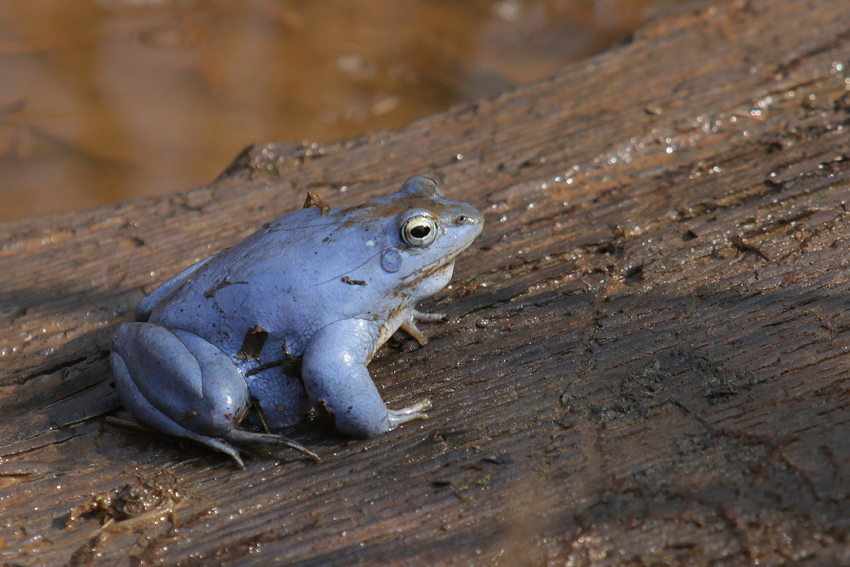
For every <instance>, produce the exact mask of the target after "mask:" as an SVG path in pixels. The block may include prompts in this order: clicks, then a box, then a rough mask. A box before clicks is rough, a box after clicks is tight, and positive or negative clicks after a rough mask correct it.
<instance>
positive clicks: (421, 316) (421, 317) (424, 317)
mask: <svg viewBox="0 0 850 567" xmlns="http://www.w3.org/2000/svg"><path fill="white" fill-rule="evenodd" d="M411 313H412V315H413V318H414V319H416V320H417V321H422V322H423V323H436V322H437V321H445V320H447V319H448V318H449V316H448V315H447V314H446V313H425V312H423V311H417V310H416V309H414V310H413V311H412V312H411Z"/></svg>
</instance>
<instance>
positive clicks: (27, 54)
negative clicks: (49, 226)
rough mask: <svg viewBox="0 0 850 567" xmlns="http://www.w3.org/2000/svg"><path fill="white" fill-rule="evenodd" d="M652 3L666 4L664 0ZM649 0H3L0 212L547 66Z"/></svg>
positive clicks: (387, 112)
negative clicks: (69, 0)
mask: <svg viewBox="0 0 850 567" xmlns="http://www.w3.org/2000/svg"><path fill="white" fill-rule="evenodd" d="M668 3H669V2H668ZM648 9H651V10H654V11H656V12H657V11H659V10H663V6H662V7H659V2H658V0H655V1H654V2H653V0H489V1H488V0H477V1H468V2H457V1H453V2H449V1H446V0H430V1H422V0H371V1H370V0H357V1H352V0H328V1H324V2H310V1H306V0H305V1H285V0H195V1H191V0H182V1H180V0H172V1H168V0H98V1H95V0H81V1H78V2H68V1H67V0H39V1H33V0H5V1H4V2H0V220H8V219H14V218H21V217H26V216H30V215H37V214H45V213H51V212H56V211H67V210H75V209H82V208H87V207H92V206H96V205H99V204H102V203H108V202H113V201H117V200H121V199H127V198H132V197H137V196H141V195H156V194H165V193H170V192H174V191H179V190H182V189H187V188H190V187H193V186H197V185H202V184H205V183H208V182H209V181H211V180H212V179H214V178H215V176H216V175H217V174H218V173H219V172H220V171H221V170H222V169H223V168H224V167H226V166H227V164H228V163H229V162H230V160H231V159H232V158H233V157H234V156H235V155H236V154H237V153H239V151H240V150H241V149H242V148H244V147H245V146H246V145H248V144H250V143H253V142H262V141H302V140H309V141H317V142H328V141H332V140H335V139H339V138H344V137H345V138H347V137H352V136H356V135H357V134H359V133H362V132H366V131H371V130H376V129H394V128H399V127H402V126H404V125H405V124H407V123H409V122H410V121H411V120H413V119H415V118H417V117H419V116H423V115H425V114H428V113H432V112H437V111H440V110H443V109H445V108H447V107H449V106H451V105H452V104H454V103H457V102H459V101H463V100H469V99H473V98H477V97H483V96H491V95H494V94H496V93H498V92H500V91H502V90H505V89H509V88H512V87H514V86H516V85H519V84H523V83H527V82H530V81H534V80H536V79H540V78H543V77H546V76H549V75H551V74H553V73H555V72H556V71H557V69H558V68H559V67H561V66H563V65H564V64H566V63H568V62H570V61H574V60H576V59H579V58H581V57H585V56H587V55H590V54H592V53H594V52H597V51H599V50H600V49H603V48H605V47H606V46H608V45H610V44H611V43H612V42H614V41H617V40H618V39H620V38H622V37H623V36H625V35H626V34H628V32H629V31H630V30H632V29H633V28H634V27H636V26H637V25H638V24H639V23H640V22H641V21H642V19H643V18H644V17H646V14H647V10H648Z"/></svg>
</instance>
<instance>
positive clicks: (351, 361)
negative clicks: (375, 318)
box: [301, 319, 431, 438]
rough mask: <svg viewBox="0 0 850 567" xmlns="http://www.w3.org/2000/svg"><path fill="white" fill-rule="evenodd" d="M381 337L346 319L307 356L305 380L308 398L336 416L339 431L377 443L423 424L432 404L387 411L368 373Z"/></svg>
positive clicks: (317, 339)
mask: <svg viewBox="0 0 850 567" xmlns="http://www.w3.org/2000/svg"><path fill="white" fill-rule="evenodd" d="M379 336H380V330H379V329H378V328H377V325H376V324H375V323H373V322H371V321H365V320H362V319H344V320H341V321H337V322H336V323H331V324H330V325H328V326H326V327H324V328H322V329H320V330H319V331H318V332H317V333H316V334H315V335H313V337H312V338H311V339H310V341H309V342H308V343H307V347H306V348H305V350H304V357H303V359H302V362H301V376H302V378H303V380H304V388H305V389H306V390H307V395H308V396H309V397H310V400H311V401H312V402H313V404H314V405H315V406H316V407H320V408H324V409H326V410H327V411H329V412H330V413H331V415H333V418H334V424H335V425H336V428H337V429H338V430H339V431H341V432H342V433H345V434H347V435H350V436H352V437H359V438H366V437H374V436H376V435H380V434H381V433H385V432H387V431H389V430H390V429H394V428H396V427H398V426H399V425H401V424H402V423H406V422H408V421H413V420H416V419H424V418H425V417H427V416H426V415H425V414H424V413H423V411H424V410H425V409H427V408H428V407H430V406H431V402H430V401H428V400H424V401H422V402H420V403H418V404H415V405H413V406H411V407H408V408H403V409H400V410H388V409H387V406H386V405H384V401H383V400H382V399H381V395H380V394H379V393H378V389H377V388H376V387H375V383H374V382H373V381H372V377H371V376H369V371H368V370H367V369H366V364H367V363H368V362H369V359H370V358H371V356H372V353H373V352H374V351H375V346H376V343H377V340H378V338H379Z"/></svg>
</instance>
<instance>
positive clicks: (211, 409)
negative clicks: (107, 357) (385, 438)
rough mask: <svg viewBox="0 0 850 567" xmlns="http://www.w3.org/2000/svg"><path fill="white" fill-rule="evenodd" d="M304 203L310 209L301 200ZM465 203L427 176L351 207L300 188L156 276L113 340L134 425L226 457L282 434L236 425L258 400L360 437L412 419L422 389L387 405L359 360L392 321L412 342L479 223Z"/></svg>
mask: <svg viewBox="0 0 850 567" xmlns="http://www.w3.org/2000/svg"><path fill="white" fill-rule="evenodd" d="M311 205H314V206H311ZM483 223H484V220H483V217H482V215H481V213H479V212H478V211H477V210H476V209H475V208H473V207H472V206H470V205H468V204H467V203H462V202H458V201H452V200H449V199H446V198H445V196H444V195H443V193H442V191H441V190H440V189H439V188H438V187H437V185H436V183H434V181H432V180H431V179H428V178H425V177H414V178H412V179H409V180H407V181H406V182H405V183H404V185H403V186H402V187H401V189H400V190H399V191H398V192H396V193H393V194H391V195H388V196H386V197H382V198H379V199H375V200H373V201H369V202H367V203H364V204H362V205H359V206H355V207H350V208H330V207H329V206H328V205H327V204H326V203H325V202H324V201H323V200H322V199H321V198H320V197H317V196H315V195H312V194H311V195H310V198H308V201H307V203H306V204H305V208H304V209H302V210H299V211H296V212H294V213H291V214H289V215H286V216H284V217H282V218H280V219H278V220H276V221H274V222H272V223H269V224H266V225H265V226H263V228H262V229H260V230H259V231H257V232H256V233H254V234H253V235H251V236H249V237H248V238H246V239H245V240H243V241H242V242H240V243H239V244H236V245H235V246H232V247H230V248H227V249H225V250H222V251H221V252H219V253H217V254H214V255H213V256H210V257H209V258H206V259H204V260H201V261H200V262H197V263H196V264H194V265H192V266H190V267H189V268H187V269H185V270H183V271H182V272H180V273H179V274H177V275H176V276H174V277H173V278H171V279H170V280H168V281H166V282H165V283H163V284H162V285H161V286H159V287H158V288H157V289H156V290H154V292H153V293H151V295H149V296H148V297H146V298H145V299H143V300H142V301H141V303H140V304H139V306H138V308H137V309H136V322H133V323H124V324H122V325H121V326H120V327H119V328H118V330H117V331H116V333H115V336H114V337H113V340H112V355H111V362H112V369H113V374H114V376H115V384H116V388H117V390H118V394H119V396H120V398H121V401H122V402H123V404H124V407H125V408H126V409H127V410H128V411H129V412H130V413H131V414H133V416H134V417H135V418H136V419H137V420H139V421H140V422H142V423H144V424H147V425H149V426H151V427H154V428H156V429H159V430H160V431H163V432H165V433H168V434H171V435H177V436H181V437H186V438H189V439H193V440H195V441H198V442H200V443H203V444H205V445H207V446H209V447H212V448H214V449H217V450H219V451H223V452H224V453H226V454H228V455H230V456H231V457H232V458H233V459H234V460H235V461H236V463H237V464H238V465H239V466H240V467H241V466H243V463H242V460H241V458H240V454H239V450H240V449H247V448H250V447H251V446H256V445H286V446H289V447H292V448H295V449H297V450H300V451H302V452H304V453H306V454H308V455H311V456H314V455H313V453H312V452H310V451H308V450H307V449H305V448H304V447H301V446H300V445H298V444H297V443H294V442H292V441H290V440H288V439H286V438H285V437H282V436H280V435H276V434H272V433H259V432H252V431H248V430H245V429H242V428H240V427H239V426H240V423H241V422H242V420H243V419H244V418H245V417H246V415H247V414H248V413H249V412H250V410H251V409H252V408H256V410H257V412H256V415H257V416H258V418H259V422H261V423H262V424H264V425H265V426H266V427H267V428H268V429H272V430H274V429H279V428H282V427H285V426H289V425H293V424H295V423H297V422H299V421H301V420H302V419H304V417H305V416H306V415H307V414H308V413H309V412H310V411H311V409H312V408H317V409H318V410H320V411H322V412H326V413H327V414H329V415H330V416H331V417H332V419H333V423H334V425H335V427H336V428H337V429H338V430H339V431H341V432H342V433H345V434H347V435H349V436H352V437H356V438H368V437H373V436H376V435H379V434H381V433H384V432H386V431H389V430H391V429H394V428H396V427H398V426H399V425H401V424H402V423H405V422H408V421H411V420H415V419H422V418H424V417H426V416H425V413H424V411H425V410H426V409H427V408H428V407H430V405H431V404H430V401H429V400H427V399H426V400H423V401H420V402H419V403H416V404H413V405H411V406H409V407H405V408H402V409H397V410H391V409H387V407H386V405H385V404H384V402H383V400H382V399H381V396H380V394H379V393H378V390H377V388H376V387H375V384H374V383H373V382H372V379H371V377H370V376H369V372H368V370H367V368H366V365H367V364H368V363H369V361H370V360H371V359H372V356H373V355H374V354H375V352H376V351H377V349H378V348H379V347H380V346H381V345H382V344H384V342H386V340H387V339H388V338H389V337H390V336H391V335H392V334H393V333H394V332H395V331H396V330H398V329H401V330H403V331H406V332H407V333H409V334H410V335H411V336H412V337H414V338H415V339H416V340H417V341H419V343H420V344H422V345H424V344H425V343H426V339H425V336H424V335H423V334H422V332H421V331H420V330H419V329H418V328H417V327H416V321H436V320H439V319H441V318H443V316H442V315H439V314H428V313H421V312H419V311H417V310H416V304H417V303H418V302H419V301H421V300H422V299H424V298H427V297H430V296H432V295H434V294H435V293H437V292H438V291H439V290H441V289H443V288H444V287H445V286H446V285H447V284H448V282H449V280H450V278H451V276H452V271H453V269H454V263H455V259H456V258H457V256H458V254H460V253H461V252H462V251H463V250H465V249H466V248H467V247H468V246H469V245H470V244H471V243H472V241H473V240H474V239H475V237H476V236H478V234H480V233H481V230H482V228H483Z"/></svg>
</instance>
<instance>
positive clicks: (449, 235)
mask: <svg viewBox="0 0 850 567" xmlns="http://www.w3.org/2000/svg"><path fill="white" fill-rule="evenodd" d="M387 203H388V205H389V209H388V210H387V212H388V213H389V212H391V214H390V215H387V216H388V217H389V218H388V221H389V222H388V224H387V225H386V235H387V237H388V239H387V240H388V242H387V244H389V246H388V247H386V248H385V249H384V250H383V253H382V255H381V259H380V261H381V268H382V269H383V271H384V272H387V273H393V274H396V275H397V277H398V279H399V280H400V282H399V283H402V285H405V286H410V287H414V288H416V293H415V295H417V296H419V297H427V296H428V295H432V294H433V293H436V291H438V290H439V289H442V287H443V286H445V285H446V284H447V283H448V279H449V278H450V277H451V271H452V267H453V265H454V260H455V258H456V257H457V255H458V254H460V253H461V252H462V251H464V250H465V249H466V248H467V247H469V245H470V244H472V241H473V240H475V237H476V236H478V235H479V234H481V230H482V229H483V228H484V217H483V216H482V215H481V213H480V212H478V210H476V209H475V208H474V207H473V206H471V205H469V204H467V203H463V202H460V201H452V200H450V199H447V198H446V197H445V196H444V195H443V192H442V191H441V190H440V188H439V187H437V184H436V183H435V182H434V181H433V180H431V179H428V178H427V177H413V178H411V179H408V180H407V181H406V182H405V183H404V185H403V186H402V187H401V189H400V190H399V191H398V192H397V193H394V194H392V195H389V196H388V197H387Z"/></svg>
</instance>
